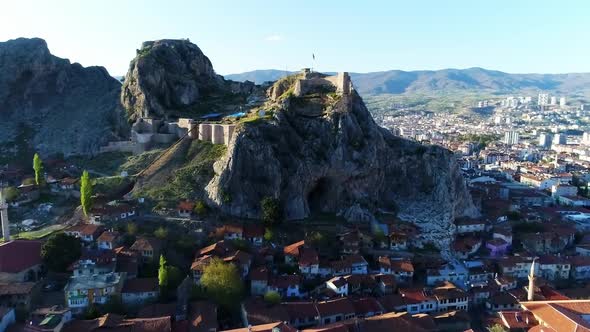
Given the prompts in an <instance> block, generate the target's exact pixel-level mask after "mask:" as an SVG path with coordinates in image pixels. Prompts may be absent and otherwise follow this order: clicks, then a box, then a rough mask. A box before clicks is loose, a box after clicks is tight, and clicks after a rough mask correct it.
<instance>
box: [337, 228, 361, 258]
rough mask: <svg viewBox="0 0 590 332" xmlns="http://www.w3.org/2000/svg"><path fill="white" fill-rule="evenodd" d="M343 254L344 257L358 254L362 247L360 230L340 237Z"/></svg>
mask: <svg viewBox="0 0 590 332" xmlns="http://www.w3.org/2000/svg"><path fill="white" fill-rule="evenodd" d="M338 239H339V240H340V248H342V249H341V253H342V254H343V255H352V254H358V253H359V249H360V247H361V239H360V234H359V231H358V230H354V231H349V232H345V233H342V234H339V235H338Z"/></svg>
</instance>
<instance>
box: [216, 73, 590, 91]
mask: <svg viewBox="0 0 590 332" xmlns="http://www.w3.org/2000/svg"><path fill="white" fill-rule="evenodd" d="M285 74H286V72H285V71H282V70H255V71H251V72H246V73H241V74H232V75H226V76H225V77H226V78H228V79H232V80H236V81H243V80H250V81H253V82H255V83H262V82H264V81H269V80H277V79H279V78H281V77H282V76H285ZM351 77H352V80H353V82H354V84H355V87H356V88H357V90H358V91H359V92H360V93H361V94H364V95H375V94H446V93H450V92H461V91H465V92H482V93H485V92H489V93H494V94H504V93H519V92H523V93H524V92H528V93H534V92H538V91H548V92H554V93H559V94H565V95H590V73H571V74H509V73H504V72H501V71H495V70H487V69H483V68H468V69H443V70H420V71H403V70H389V71H383V72H372V73H351Z"/></svg>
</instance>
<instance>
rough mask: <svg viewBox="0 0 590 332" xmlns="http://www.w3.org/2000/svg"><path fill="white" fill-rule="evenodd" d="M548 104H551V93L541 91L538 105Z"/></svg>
mask: <svg viewBox="0 0 590 332" xmlns="http://www.w3.org/2000/svg"><path fill="white" fill-rule="evenodd" d="M547 104H549V94H547V93H539V98H538V99H537V105H539V106H545V105H547Z"/></svg>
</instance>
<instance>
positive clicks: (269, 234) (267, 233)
mask: <svg viewBox="0 0 590 332" xmlns="http://www.w3.org/2000/svg"><path fill="white" fill-rule="evenodd" d="M273 237H274V233H273V231H272V229H270V228H266V229H265V230H264V240H265V241H267V242H270V241H272V238H273Z"/></svg>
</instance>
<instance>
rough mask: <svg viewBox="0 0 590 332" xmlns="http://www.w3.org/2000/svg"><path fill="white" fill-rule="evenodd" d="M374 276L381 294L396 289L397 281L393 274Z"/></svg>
mask: <svg viewBox="0 0 590 332" xmlns="http://www.w3.org/2000/svg"><path fill="white" fill-rule="evenodd" d="M374 278H375V280H376V281H377V285H378V287H379V292H380V293H381V294H392V293H393V292H394V291H395V289H396V287H397V282H396V281H395V277H394V276H393V275H391V274H377V275H375V276H374Z"/></svg>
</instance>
